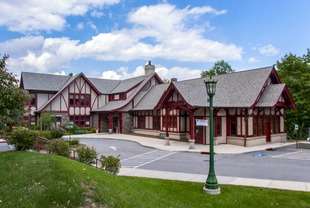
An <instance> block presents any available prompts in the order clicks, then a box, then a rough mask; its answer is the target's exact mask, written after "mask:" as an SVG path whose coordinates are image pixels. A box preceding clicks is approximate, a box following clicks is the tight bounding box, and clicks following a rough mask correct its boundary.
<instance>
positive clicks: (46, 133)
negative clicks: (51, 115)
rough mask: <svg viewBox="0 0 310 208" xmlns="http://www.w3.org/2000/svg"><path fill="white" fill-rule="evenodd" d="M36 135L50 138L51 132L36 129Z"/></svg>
mask: <svg viewBox="0 0 310 208" xmlns="http://www.w3.org/2000/svg"><path fill="white" fill-rule="evenodd" d="M37 134H38V136H40V137H44V138H46V139H51V138H52V134H51V132H50V131H37Z"/></svg>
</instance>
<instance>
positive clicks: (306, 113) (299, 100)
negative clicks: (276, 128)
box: [277, 50, 310, 139]
mask: <svg viewBox="0 0 310 208" xmlns="http://www.w3.org/2000/svg"><path fill="white" fill-rule="evenodd" d="M277 68H278V73H279V76H280V78H281V80H282V81H283V82H284V83H285V84H286V85H287V86H288V88H289V90H290V92H291V93H292V96H293V98H294V101H295V104H296V109H292V110H287V111H286V115H285V118H286V121H285V122H286V125H285V126H286V128H287V130H288V136H289V138H293V139H305V138H306V137H307V134H308V132H307V128H310V50H308V51H307V53H306V54H305V55H303V56H301V57H299V56H297V55H293V54H287V55H285V56H284V57H283V58H282V59H281V60H280V61H279V62H278V63H277ZM295 124H298V125H299V130H298V131H297V132H295V131H294V125H295Z"/></svg>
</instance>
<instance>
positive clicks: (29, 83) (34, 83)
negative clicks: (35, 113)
mask: <svg viewBox="0 0 310 208" xmlns="http://www.w3.org/2000/svg"><path fill="white" fill-rule="evenodd" d="M21 77H22V84H23V86H24V89H26V90H38V91H53V92H58V91H59V90H60V89H61V88H62V87H63V86H64V85H65V84H66V83H67V82H68V80H69V78H70V76H65V75H54V74H41V73H33V72H22V74H21ZM145 78H146V76H139V77H134V78H130V79H124V80H110V79H100V78H88V79H89V80H90V81H91V82H92V83H93V84H94V86H95V87H96V88H97V89H98V91H100V92H101V93H102V94H111V93H120V92H125V91H127V90H129V89H131V88H132V87H134V86H135V85H137V84H139V83H141V82H142V81H143V80H144V79H145Z"/></svg>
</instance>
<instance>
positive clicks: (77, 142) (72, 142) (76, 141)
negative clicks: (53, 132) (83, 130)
mask: <svg viewBox="0 0 310 208" xmlns="http://www.w3.org/2000/svg"><path fill="white" fill-rule="evenodd" d="M68 144H69V145H70V146H77V145H79V144H80V142H79V140H76V139H74V140H69V141H68Z"/></svg>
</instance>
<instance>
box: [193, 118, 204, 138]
mask: <svg viewBox="0 0 310 208" xmlns="http://www.w3.org/2000/svg"><path fill="white" fill-rule="evenodd" d="M195 119H205V118H204V117H203V116H196V117H195ZM204 129H205V126H196V120H195V143H197V144H205V139H204V135H205V134H204Z"/></svg>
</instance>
